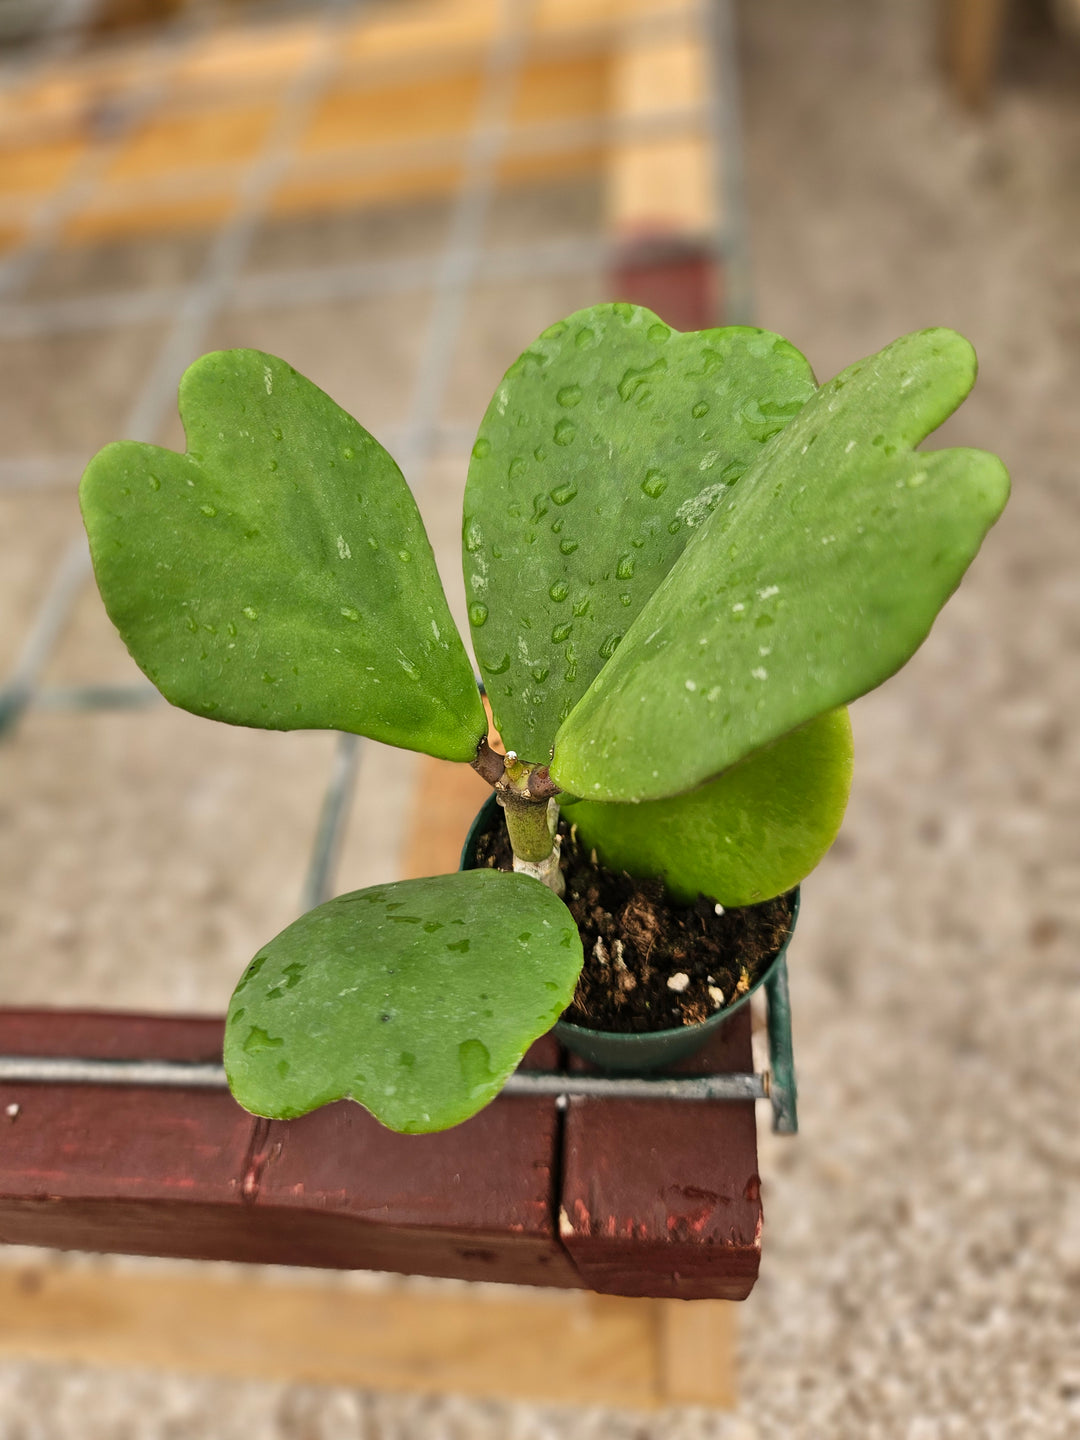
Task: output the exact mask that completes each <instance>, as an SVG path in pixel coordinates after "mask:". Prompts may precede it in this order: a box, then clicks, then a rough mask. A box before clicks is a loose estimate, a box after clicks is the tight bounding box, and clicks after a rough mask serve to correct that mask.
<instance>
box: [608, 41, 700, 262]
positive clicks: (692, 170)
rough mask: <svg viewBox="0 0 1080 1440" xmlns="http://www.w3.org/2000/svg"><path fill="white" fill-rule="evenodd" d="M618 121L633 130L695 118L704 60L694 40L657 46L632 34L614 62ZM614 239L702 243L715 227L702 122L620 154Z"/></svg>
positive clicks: (613, 178) (638, 141)
mask: <svg viewBox="0 0 1080 1440" xmlns="http://www.w3.org/2000/svg"><path fill="white" fill-rule="evenodd" d="M612 67H613V68H612V86H611V88H612V96H611V106H612V115H613V117H614V118H615V119H618V120H622V121H624V122H627V123H629V124H633V123H635V122H637V123H643V122H650V121H653V122H654V121H657V120H660V119H662V118H664V117H671V116H674V115H677V114H679V113H680V112H691V113H692V112H694V111H695V110H697V109H699V108H700V107H701V106H702V105H703V104H704V101H705V95H706V82H705V66H704V56H703V51H702V47H701V44H700V42H699V41H698V40H697V39H696V37H693V36H687V37H679V36H676V37H674V38H671V39H662V38H661V39H659V40H658V39H657V38H656V37H655V36H653V35H650V34H649V33H648V32H645V33H639V32H638V31H636V30H634V29H630V30H628V32H627V34H626V36H625V38H624V39H623V40H622V41H621V42H620V44H619V45H618V47H617V49H616V52H615V56H614V59H613V61H612ZM608 214H609V220H610V225H611V228H612V230H613V231H614V233H615V234H616V235H617V236H619V237H622V238H626V239H630V240H639V239H642V238H649V239H655V238H656V237H671V236H676V237H679V238H683V237H693V238H697V237H699V236H703V235H706V234H708V233H709V232H710V231H711V229H712V227H713V225H714V224H715V197H714V195H713V187H712V184H711V177H710V173H709V144H708V140H707V138H706V135H705V131H704V129H703V127H702V125H701V123H700V121H697V120H692V121H689V122H688V124H687V126H686V127H685V129H682V130H681V131H680V132H679V133H675V134H671V135H663V136H659V137H653V138H649V137H647V136H642V137H641V138H634V136H633V134H632V132H631V135H630V138H629V139H627V140H626V141H624V142H621V143H620V144H618V145H617V146H616V147H615V150H614V153H613V155H612V159H611V168H610V172H609V175H608Z"/></svg>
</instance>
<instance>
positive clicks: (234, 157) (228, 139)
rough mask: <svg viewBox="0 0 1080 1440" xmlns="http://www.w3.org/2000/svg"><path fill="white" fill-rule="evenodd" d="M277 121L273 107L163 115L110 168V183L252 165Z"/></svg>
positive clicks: (141, 130)
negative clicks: (226, 166)
mask: <svg viewBox="0 0 1080 1440" xmlns="http://www.w3.org/2000/svg"><path fill="white" fill-rule="evenodd" d="M273 119H274V109H273V106H271V105H246V106H239V107H237V106H232V107H229V108H228V109H215V110H203V111H195V112H187V113H184V114H160V115H158V116H156V117H155V118H154V119H153V120H151V121H149V122H148V123H147V124H145V125H143V126H141V127H140V128H139V129H138V130H137V131H136V132H135V134H134V135H133V136H132V138H131V140H130V141H129V142H128V144H127V145H125V146H124V147H123V148H122V149H121V150H120V152H119V153H118V154H117V156H116V158H115V160H114V161H113V163H112V164H111V165H110V166H109V170H108V176H107V179H108V181H110V182H111V181H132V180H157V179H158V178H159V177H160V176H161V175H162V174H164V173H171V174H183V173H184V172H185V171H189V170H200V169H205V168H208V167H209V168H211V169H217V168H219V167H221V166H223V165H243V164H245V163H249V162H250V161H251V160H252V159H253V158H254V157H255V156H256V155H257V154H258V152H259V150H260V149H261V148H262V145H263V143H264V141H265V139H266V135H267V132H268V131H269V129H270V126H271V124H272V123H273Z"/></svg>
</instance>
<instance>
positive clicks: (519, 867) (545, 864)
mask: <svg viewBox="0 0 1080 1440" xmlns="http://www.w3.org/2000/svg"><path fill="white" fill-rule="evenodd" d="M473 769H474V770H475V771H476V772H477V774H478V775H482V776H483V778H484V779H485V780H486V781H487V782H488V784H489V785H492V786H493V787H494V789H495V794H496V797H497V799H498V802H499V804H500V805H501V806H502V810H503V814H504V815H505V817H506V830H507V834H508V835H509V837H510V848H511V849H512V850H513V852H514V869H515V871H517V872H518V874H521V875H531V876H532V877H533V879H534V880H539V881H540V882H541V884H543V885H546V886H547V887H548V889H549V890H553V891H554V892H555V894H556V895H562V894H563V892H564V890H565V888H566V886H565V883H564V881H563V877H562V871H561V870H560V869H559V847H560V840H559V835H558V825H559V807H558V804H557V803H556V800H555V796H556V795H557V794H558V787H557V786H556V785H555V784H554V782H553V781H552V779H551V776H550V775H549V774H548V769H547V766H546V765H529V764H527V763H526V762H525V761H523V760H519V759H518V757H517V755H516V754H515V753H514V751H513V750H510V751H508V752H507V753H506V754H505V755H499V754H498V753H497V752H496V751H494V750H492V749H491V747H490V746H489V745H488V743H487V741H486V740H481V742H480V745H479V747H478V749H477V752H476V759H475V760H474V761H473Z"/></svg>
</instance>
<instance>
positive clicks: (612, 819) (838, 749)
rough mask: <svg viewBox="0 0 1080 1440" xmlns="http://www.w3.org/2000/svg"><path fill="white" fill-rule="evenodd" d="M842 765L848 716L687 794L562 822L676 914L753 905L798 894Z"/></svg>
mask: <svg viewBox="0 0 1080 1440" xmlns="http://www.w3.org/2000/svg"><path fill="white" fill-rule="evenodd" d="M851 762H852V746H851V722H850V720H849V719H848V713H847V711H846V710H844V709H840V710H830V711H827V712H826V714H824V715H819V716H817V718H816V719H814V720H810V721H808V722H807V724H805V725H803V726H801V727H800V728H799V729H798V730H793V731H792V732H791V733H790V734H789V735H784V736H782V737H781V738H780V739H779V740H775V741H774V742H773V743H772V744H771V745H767V746H765V747H764V749H762V750H757V751H755V752H754V753H753V754H752V755H748V756H747V757H746V759H745V760H741V761H740V762H739V763H738V764H737V765H733V766H732V767H731V768H730V769H729V770H725V771H724V772H723V774H721V775H718V776H717V777H716V779H715V780H710V781H708V782H707V783H706V784H704V785H700V786H698V788H697V789H696V790H691V791H689V793H687V794H684V795H674V796H671V797H670V798H669V799H666V800H647V801H645V802H644V803H642V804H640V805H620V804H612V803H607V804H604V803H599V802H596V801H592V800H579V801H575V802H573V803H571V804H566V805H564V806H563V812H564V814H565V815H566V818H567V819H568V820H569V821H570V822H571V824H574V825H577V827H578V833H579V838H580V840H581V842H582V843H583V844H584V845H585V846H586V847H588V848H594V849H595V850H596V851H597V853H598V855H599V857H600V859H601V860H602V861H603V863H604V864H605V865H608V866H609V867H610V868H611V869H614V870H628V871H629V872H630V873H631V874H632V875H640V876H646V877H650V878H653V879H656V880H662V881H663V883H664V885H665V886H666V887H667V890H668V892H669V893H670V894H671V895H672V896H673V897H674V898H675V899H676V900H679V901H682V902H683V903H684V904H689V903H690V902H691V901H693V900H694V899H696V897H697V896H698V895H699V894H701V895H708V896H710V897H711V898H712V899H714V900H719V901H720V903H721V904H722V905H725V906H734V905H755V904H757V903H758V902H760V901H762V900H771V899H772V898H773V896H775V895H782V894H783V893H784V891H786V890H790V889H791V888H792V886H794V885H798V884H799V882H800V881H801V880H803V879H805V877H806V876H807V875H809V873H810V871H811V870H813V868H814V866H815V865H817V863H818V861H819V860H821V858H822V857H823V856H824V854H825V852H826V851H827V850H828V848H829V846H830V845H831V844H832V842H833V841H834V840H835V839H836V835H837V832H838V831H839V829H840V822H841V821H842V820H843V818H844V809H845V807H846V805H847V799H848V794H849V792H850V789H851Z"/></svg>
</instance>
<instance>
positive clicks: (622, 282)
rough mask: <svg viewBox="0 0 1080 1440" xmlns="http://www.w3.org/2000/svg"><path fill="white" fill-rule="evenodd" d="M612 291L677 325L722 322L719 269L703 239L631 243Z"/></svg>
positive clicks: (705, 325) (692, 326)
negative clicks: (694, 241) (644, 243)
mask: <svg viewBox="0 0 1080 1440" xmlns="http://www.w3.org/2000/svg"><path fill="white" fill-rule="evenodd" d="M611 291H612V296H613V298H614V299H616V300H630V301H631V302H632V303H633V304H635V305H645V306H647V308H648V309H650V310H654V311H655V312H656V314H657V315H659V316H660V317H661V319H663V320H666V321H667V323H668V324H669V325H671V326H674V328H675V329H676V330H707V329H709V328H710V327H711V326H713V325H716V324H718V323H719V321H718V319H717V317H718V315H719V313H720V272H719V269H718V267H717V265H716V262H715V259H714V257H713V256H712V255H710V254H709V253H708V252H707V251H706V250H704V249H703V248H702V246H701V245H700V244H696V243H689V242H688V243H686V244H680V243H679V242H677V241H671V242H669V243H667V244H664V245H663V246H662V247H658V246H655V245H654V246H644V247H629V248H628V249H627V250H625V251H624V252H623V254H622V255H621V256H620V258H619V259H618V260H617V262H616V264H615V266H614V270H613V273H612V283H611Z"/></svg>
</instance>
